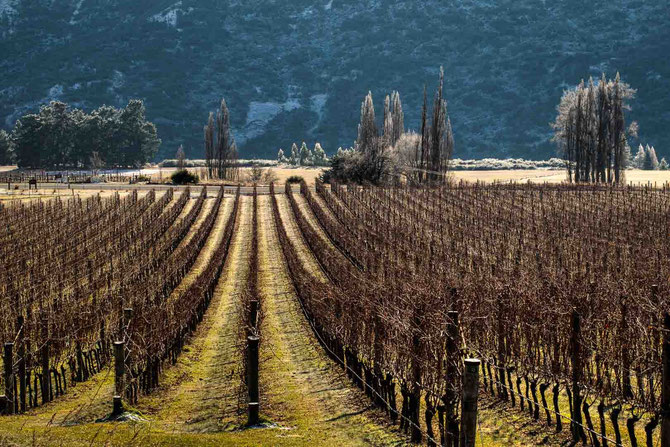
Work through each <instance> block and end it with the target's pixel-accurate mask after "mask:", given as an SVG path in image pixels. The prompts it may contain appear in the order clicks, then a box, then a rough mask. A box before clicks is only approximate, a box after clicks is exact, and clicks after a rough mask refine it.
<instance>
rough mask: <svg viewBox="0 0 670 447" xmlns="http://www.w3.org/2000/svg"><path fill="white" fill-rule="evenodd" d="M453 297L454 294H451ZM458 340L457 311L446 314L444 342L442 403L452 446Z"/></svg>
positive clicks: (455, 424)
mask: <svg viewBox="0 0 670 447" xmlns="http://www.w3.org/2000/svg"><path fill="white" fill-rule="evenodd" d="M452 293H454V295H455V292H452ZM458 340H459V322H458V311H454V310H452V311H449V312H447V342H446V359H447V366H446V368H445V369H446V377H445V382H446V390H445V393H444V397H443V402H444V406H445V411H446V421H445V427H444V428H445V434H444V439H445V443H446V445H454V444H456V442H457V440H458V434H457V432H458V421H457V417H458V416H457V414H456V412H457V408H456V405H457V394H456V385H457V383H456V382H457V380H458V364H459V363H460V354H459V347H458Z"/></svg>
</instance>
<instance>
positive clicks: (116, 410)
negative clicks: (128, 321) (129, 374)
mask: <svg viewBox="0 0 670 447" xmlns="http://www.w3.org/2000/svg"><path fill="white" fill-rule="evenodd" d="M124 355H125V342H124V341H115V342H114V399H113V403H114V405H113V410H112V416H119V415H121V414H122V413H123V392H124V388H125V386H124V376H125V373H126V367H125V363H124Z"/></svg>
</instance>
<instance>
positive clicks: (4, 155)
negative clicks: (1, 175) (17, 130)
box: [0, 129, 14, 166]
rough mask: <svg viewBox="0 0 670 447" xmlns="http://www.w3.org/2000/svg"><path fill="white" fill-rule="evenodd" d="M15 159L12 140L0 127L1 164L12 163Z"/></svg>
mask: <svg viewBox="0 0 670 447" xmlns="http://www.w3.org/2000/svg"><path fill="white" fill-rule="evenodd" d="M13 159H14V148H13V143H12V140H11V138H10V136H9V134H8V133H7V132H5V131H4V130H1V129H0V166H2V165H10V164H12V162H13Z"/></svg>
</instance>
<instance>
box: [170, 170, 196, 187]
mask: <svg viewBox="0 0 670 447" xmlns="http://www.w3.org/2000/svg"><path fill="white" fill-rule="evenodd" d="M170 178H171V179H172V183H173V184H175V185H187V184H189V183H193V184H195V183H198V176H197V175H195V174H191V173H190V172H189V171H188V170H186V169H181V170H179V171H177V172H175V173H174V174H172V175H171V176H170Z"/></svg>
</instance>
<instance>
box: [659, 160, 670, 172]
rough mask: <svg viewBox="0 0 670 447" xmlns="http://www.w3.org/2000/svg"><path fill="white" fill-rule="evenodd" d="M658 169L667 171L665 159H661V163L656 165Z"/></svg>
mask: <svg viewBox="0 0 670 447" xmlns="http://www.w3.org/2000/svg"><path fill="white" fill-rule="evenodd" d="M658 169H659V170H660V171H667V170H668V162H667V161H665V157H663V158H661V162H660V163H659V164H658Z"/></svg>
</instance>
